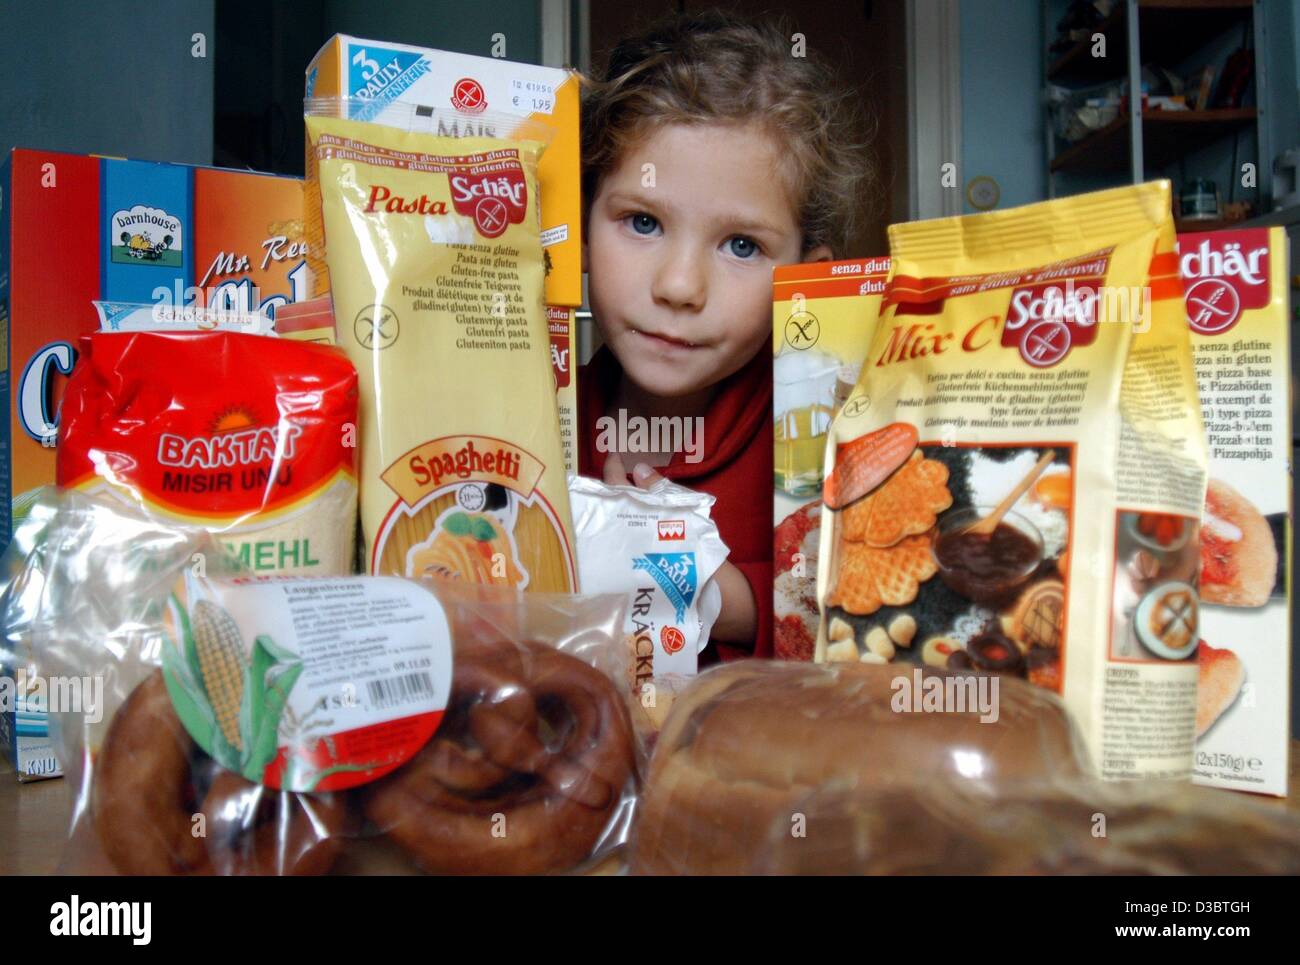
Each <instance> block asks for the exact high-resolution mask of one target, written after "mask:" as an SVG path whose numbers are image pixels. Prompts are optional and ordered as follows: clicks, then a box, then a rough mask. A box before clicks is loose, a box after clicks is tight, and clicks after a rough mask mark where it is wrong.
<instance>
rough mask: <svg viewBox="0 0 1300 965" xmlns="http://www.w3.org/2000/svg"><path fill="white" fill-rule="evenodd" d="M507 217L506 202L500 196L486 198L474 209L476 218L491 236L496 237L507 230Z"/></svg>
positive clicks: (484, 230)
mask: <svg viewBox="0 0 1300 965" xmlns="http://www.w3.org/2000/svg"><path fill="white" fill-rule="evenodd" d="M507 217H508V215H507V212H506V206H505V202H503V201H501V200H500V199H499V198H484V199H483V200H482V201H480V202H479V203H478V207H477V208H475V209H474V220H475V221H477V222H478V226H479V228H480V230H482V232H483V234H484V235H486V236H487V237H489V238H495V237H496V236H497V235H499V234H501V232H503V231H505V229H506V218H507Z"/></svg>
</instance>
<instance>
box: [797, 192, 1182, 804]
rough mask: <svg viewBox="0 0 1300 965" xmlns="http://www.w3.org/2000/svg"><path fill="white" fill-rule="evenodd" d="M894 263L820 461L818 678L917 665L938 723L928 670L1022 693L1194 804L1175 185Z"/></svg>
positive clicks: (946, 227) (1002, 217)
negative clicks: (843, 664)
mask: <svg viewBox="0 0 1300 965" xmlns="http://www.w3.org/2000/svg"><path fill="white" fill-rule="evenodd" d="M890 256H891V259H892V262H891V267H890V274H889V282H888V286H887V288H886V291H885V295H884V298H883V301H882V305H881V315H880V320H879V322H878V323H877V325H876V328H875V333H874V335H873V337H872V342H871V348H870V351H869V352H868V354H867V358H866V361H865V363H864V365H863V369H862V377H861V379H860V380H859V382H858V385H857V387H856V388H855V389H854V392H853V394H852V395H851V396H850V397H849V399H848V400H847V401H846V402H845V404H844V405H843V407H842V408H841V410H840V412H839V414H838V415H837V417H836V419H835V421H834V423H833V425H832V427H831V432H830V439H829V440H828V442H827V460H828V469H829V470H830V471H829V472H828V473H827V478H826V482H825V486H824V491H823V501H824V504H825V507H826V511H825V512H824V513H823V521H822V529H821V546H820V557H819V561H818V580H817V582H818V595H819V602H820V604H821V608H822V624H821V628H820V632H819V636H818V641H817V657H818V659H821V660H864V661H866V662H872V663H882V662H892V663H895V664H903V665H909V664H910V665H913V666H912V667H909V669H908V671H907V675H906V676H905V678H904V683H906V684H907V685H908V687H914V688H916V689H917V690H925V691H926V694H927V696H926V698H925V699H926V701H927V703H926V704H925V706H924V709H926V710H929V709H932V708H931V706H930V704H929V702H928V701H929V699H930V697H929V696H928V695H929V688H924V687H923V686H922V685H923V682H924V681H923V678H922V675H921V673H920V671H919V665H928V666H934V667H941V668H945V669H950V670H958V671H971V670H973V671H978V672H979V673H980V676H979V677H974V678H966V679H969V680H970V681H971V682H972V684H977V685H978V687H981V688H982V687H986V686H987V685H988V682H989V680H990V679H995V678H990V677H989V676H988V675H1010V676H1017V677H1027V678H1028V679H1029V680H1030V681H1031V682H1034V683H1037V684H1039V685H1041V686H1043V687H1046V688H1049V689H1051V690H1054V691H1056V692H1058V693H1060V694H1061V695H1062V697H1063V698H1064V700H1065V703H1066V706H1067V707H1068V708H1069V710H1070V711H1071V712H1072V714H1073V716H1074V718H1075V720H1076V721H1077V722H1078V723H1079V725H1080V728H1081V730H1082V732H1083V734H1084V737H1085V739H1086V741H1087V744H1088V747H1089V749H1090V751H1091V755H1092V759H1093V763H1094V765H1095V766H1096V768H1097V769H1098V771H1099V772H1100V773H1101V775H1103V776H1104V777H1107V778H1133V777H1152V778H1156V777H1160V778H1182V779H1185V778H1187V777H1188V776H1189V773H1190V770H1191V766H1192V747H1193V739H1194V736H1195V716H1196V686H1197V666H1196V652H1197V649H1196V648H1197V640H1198V638H1199V627H1198V612H1199V601H1198V599H1197V569H1198V562H1199V550H1198V538H1197V533H1198V528H1199V525H1200V517H1201V504H1202V500H1203V498H1204V494H1205V465H1206V454H1205V440H1204V435H1203V432H1202V426H1201V418H1200V409H1199V405H1198V402H1197V394H1196V384H1195V381H1194V377H1193V371H1192V356H1191V345H1190V340H1189V337H1188V333H1187V324H1186V320H1185V318H1184V314H1183V289H1182V283H1181V281H1180V279H1179V275H1178V260H1177V254H1176V252H1175V249H1174V226H1173V219H1172V217H1171V214H1170V190H1169V183H1168V182H1166V181H1157V182H1151V183H1148V184H1143V185H1139V186H1135V187H1131V188H1122V189H1116V190H1112V191H1103V192H1098V193H1095V194H1085V195H1079V196H1076V197H1071V198H1065V199H1061V200H1057V201H1049V202H1046V203H1043V204H1036V205H1030V206H1027V207H1023V208H1016V209H1012V210H1008V211H999V212H994V213H990V214H982V215H975V216H972V217H964V218H947V219H941V220H935V221H923V222H917V223H914V224H904V225H896V226H894V227H892V228H890ZM913 668H915V669H913ZM976 689H977V688H975V687H972V688H971V690H972V691H974V690H976ZM979 692H981V693H983V692H984V691H982V690H981V691H979ZM922 696H923V695H922V694H921V693H916V694H914V695H913V699H912V700H911V701H910V702H909V701H907V700H903V704H904V705H905V706H912V707H913V708H915V709H921V702H922ZM981 699H982V698H981ZM938 709H942V708H938ZM949 709H958V708H949Z"/></svg>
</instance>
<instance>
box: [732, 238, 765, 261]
mask: <svg viewBox="0 0 1300 965" xmlns="http://www.w3.org/2000/svg"><path fill="white" fill-rule="evenodd" d="M727 244H728V247H730V249H731V253H732V254H733V255H735V256H736V257H737V258H752V257H753V256H754V255H756V254H758V245H756V244H755V243H754V241H753V240H752V239H750V238H744V237H741V236H739V235H737V236H736V237H735V238H732V239H731V241H729V242H728V243H727Z"/></svg>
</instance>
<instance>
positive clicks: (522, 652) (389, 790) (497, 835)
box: [362, 643, 633, 874]
mask: <svg viewBox="0 0 1300 965" xmlns="http://www.w3.org/2000/svg"><path fill="white" fill-rule="evenodd" d="M632 774H633V750H632V730H631V724H630V722H629V719H628V714H627V709H626V708H625V707H624V705H623V703H622V700H621V698H620V697H619V695H618V693H617V691H616V690H615V688H614V685H613V684H612V683H611V681H610V680H609V679H608V678H607V677H606V676H605V675H604V674H602V673H601V672H600V671H598V670H596V669H594V668H592V667H590V666H588V665H587V664H585V663H583V662H582V661H580V660H578V659H576V658H574V657H571V656H568V655H567V654H564V653H561V652H560V651H558V650H555V649H554V648H552V647H547V646H544V645H541V644H532V643H529V644H523V645H519V646H516V645H510V644H499V645H485V644H474V645H471V646H467V647H462V648H460V649H459V650H458V651H457V653H456V663H455V670H454V671H453V680H452V693H451V701H450V704H449V706H448V709H447V714H446V717H444V719H443V722H442V725H441V727H440V728H439V729H438V731H437V732H436V733H435V734H434V736H433V738H432V739H431V740H430V741H429V743H428V744H426V745H425V746H424V748H423V749H422V750H421V751H420V752H419V753H418V754H417V755H416V756H415V757H414V758H413V759H412V760H411V761H410V762H409V763H407V764H406V765H405V766H404V767H402V768H400V769H399V770H397V771H395V772H394V773H393V774H391V775H389V776H388V777H385V778H383V779H382V780H380V781H378V782H376V783H375V784H374V785H372V786H370V787H368V788H366V789H364V790H363V792H362V793H363V795H364V797H365V812H366V816H367V817H368V818H369V819H370V820H371V821H372V822H373V823H374V824H375V825H377V826H378V828H379V829H380V830H381V831H382V832H384V833H386V834H388V835H389V836H390V837H391V838H392V839H393V840H394V841H396V842H397V843H398V844H399V845H400V846H401V847H402V848H404V849H405V850H406V851H407V852H408V853H409V854H410V855H411V856H412V858H413V859H414V860H415V862H416V863H417V864H418V865H419V866H420V867H421V868H423V869H424V870H426V871H430V872H434V873H448V874H535V873H542V872H547V871H563V870H566V869H569V868H572V867H574V866H575V865H577V864H579V863H581V862H582V861H583V860H584V859H585V858H587V857H588V856H589V855H590V854H591V852H592V849H593V848H594V847H595V845H596V843H597V842H598V841H599V839H600V835H601V833H602V831H603V830H604V829H605V827H606V825H607V824H608V823H609V819H610V817H611V815H612V814H613V813H614V811H615V809H616V808H617V806H618V804H619V802H620V800H621V799H622V796H623V791H624V788H625V786H626V784H627V783H628V781H629V780H630V778H631V777H632Z"/></svg>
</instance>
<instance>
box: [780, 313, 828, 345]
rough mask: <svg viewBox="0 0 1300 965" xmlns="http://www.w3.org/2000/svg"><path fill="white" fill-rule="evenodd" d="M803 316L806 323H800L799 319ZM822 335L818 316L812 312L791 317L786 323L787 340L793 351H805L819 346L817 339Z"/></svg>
mask: <svg viewBox="0 0 1300 965" xmlns="http://www.w3.org/2000/svg"><path fill="white" fill-rule="evenodd" d="M800 315H802V316H803V318H804V321H802V322H800V321H799V317H800ZM820 335H821V332H820V326H819V325H818V323H817V316H816V315H813V314H811V313H810V312H800V313H797V314H795V315H791V316H790V317H789V318H787V319H786V322H785V340H786V341H787V342H788V343H789V344H790V347H791V348H793V349H799V350H803V349H806V348H812V347H813V346H814V345H816V344H817V339H818V337H819V336H820Z"/></svg>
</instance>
